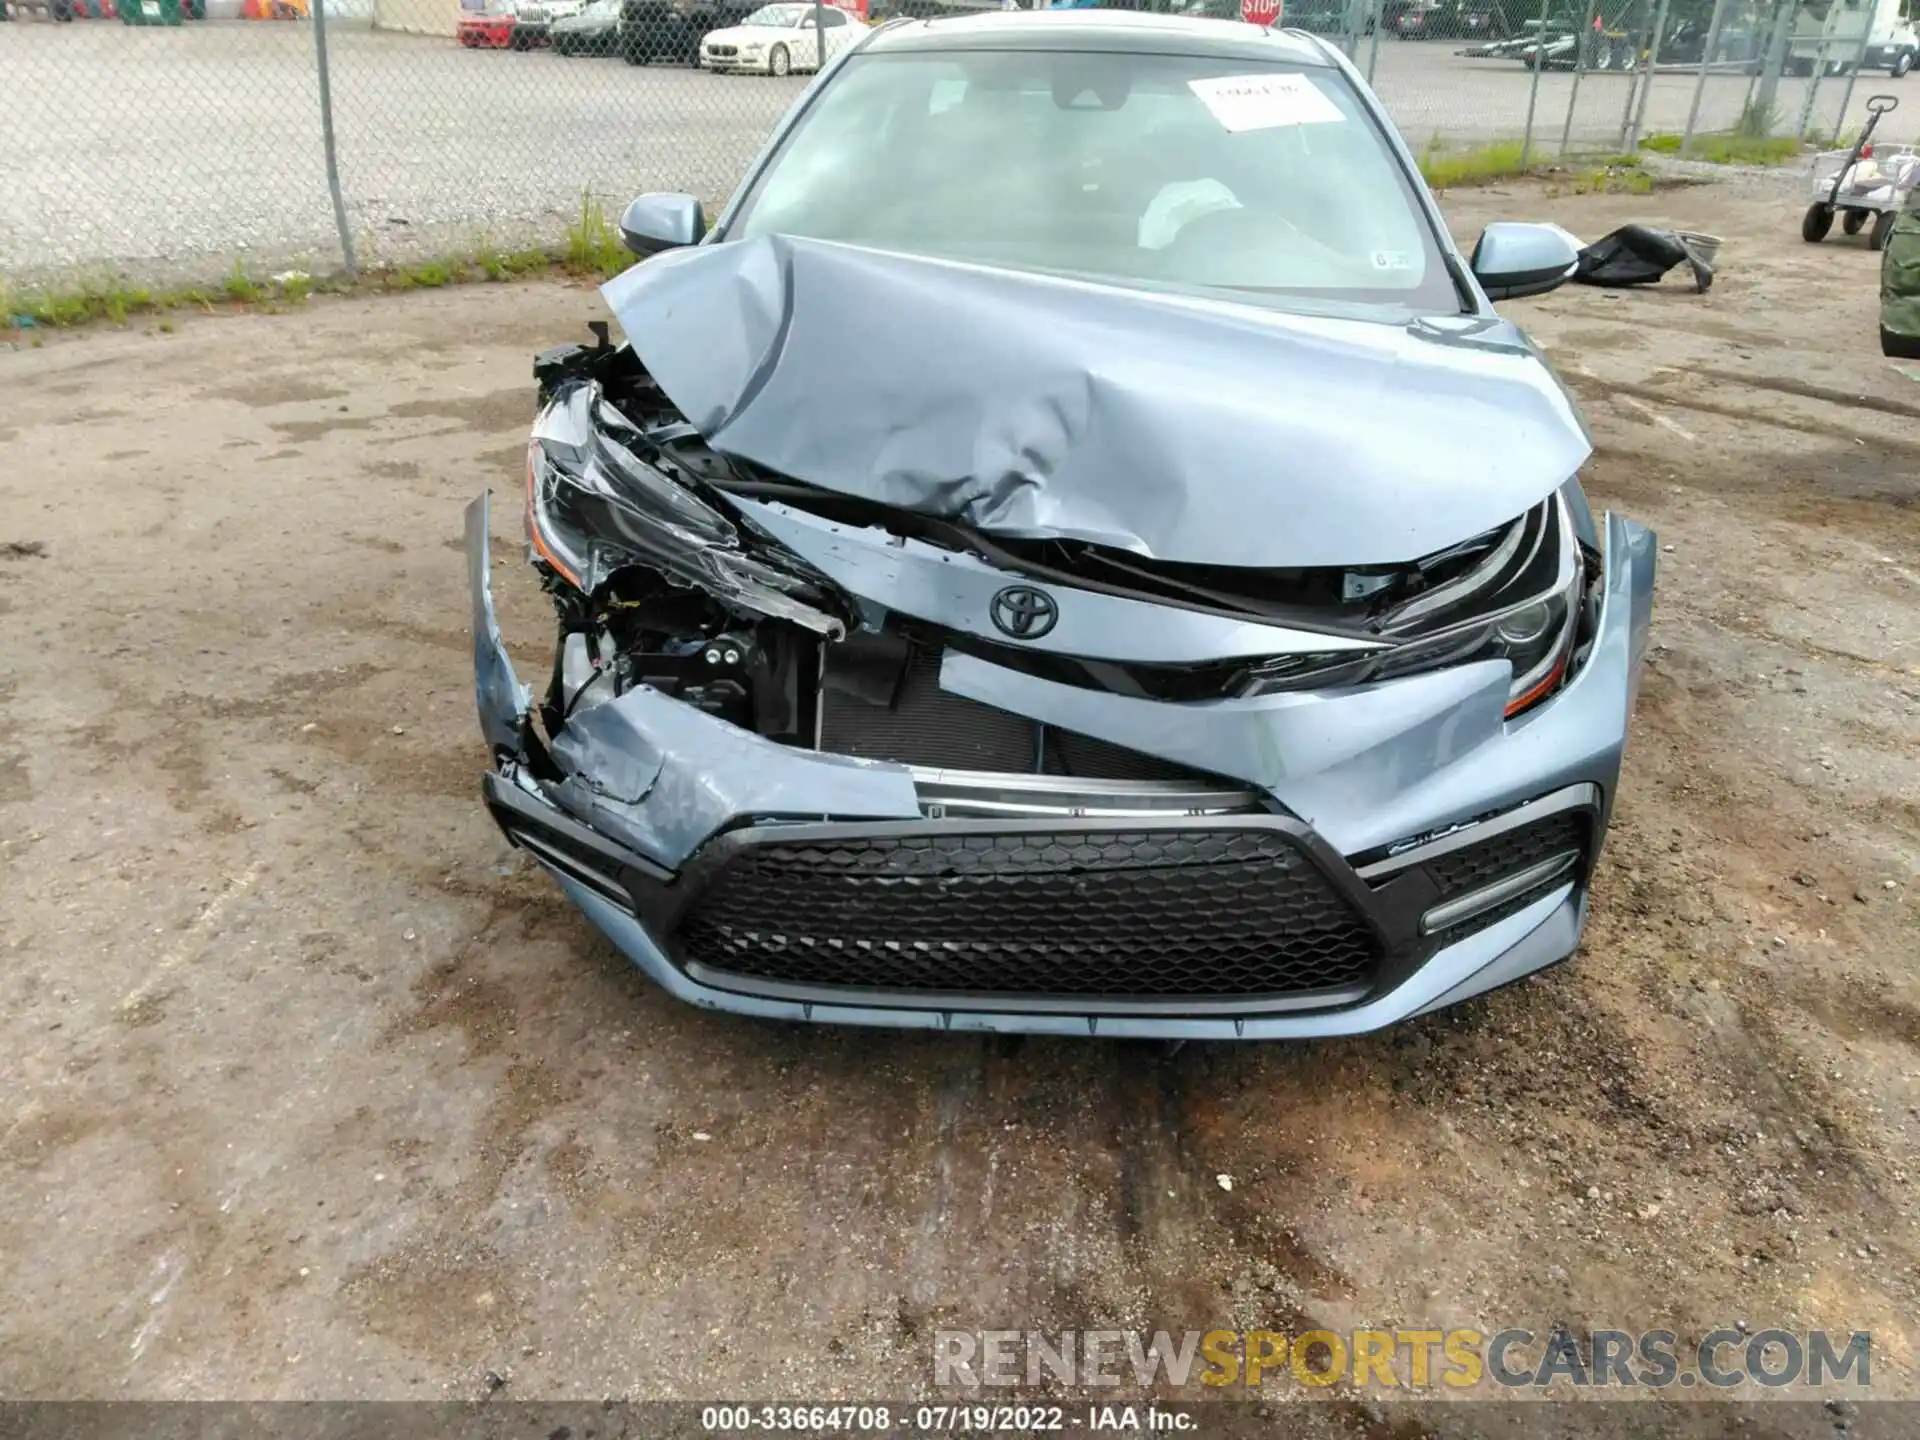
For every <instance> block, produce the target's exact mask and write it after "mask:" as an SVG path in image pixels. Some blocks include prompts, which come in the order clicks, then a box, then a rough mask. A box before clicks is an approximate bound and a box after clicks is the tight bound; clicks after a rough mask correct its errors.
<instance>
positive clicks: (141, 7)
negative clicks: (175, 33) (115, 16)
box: [120, 0, 181, 25]
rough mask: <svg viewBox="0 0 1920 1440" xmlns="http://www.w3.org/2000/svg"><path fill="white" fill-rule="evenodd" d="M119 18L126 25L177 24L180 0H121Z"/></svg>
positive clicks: (178, 21)
mask: <svg viewBox="0 0 1920 1440" xmlns="http://www.w3.org/2000/svg"><path fill="white" fill-rule="evenodd" d="M120 19H121V20H122V21H124V22H125V23H126V24H128V25H178V24H179V23H180V19H181V17H180V0H122V3H121V5H120Z"/></svg>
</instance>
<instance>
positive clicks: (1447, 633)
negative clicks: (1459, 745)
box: [1369, 494, 1587, 719]
mask: <svg viewBox="0 0 1920 1440" xmlns="http://www.w3.org/2000/svg"><path fill="white" fill-rule="evenodd" d="M1586 578H1587V577H1586V560H1585V557H1584V556H1583V555H1582V553H1581V550H1580V543H1579V538H1578V537H1577V536H1576V535H1575V534H1574V529H1573V517H1572V515H1571V514H1570V513H1569V511H1568V508H1567V504H1566V501H1565V500H1564V499H1563V498H1562V497H1561V496H1559V495H1557V494H1556V495H1554V496H1553V497H1552V498H1551V499H1549V500H1547V501H1546V502H1544V503H1543V504H1541V505H1539V506H1537V507H1535V509H1533V510H1531V511H1529V512H1528V513H1527V514H1525V515H1523V516H1521V517H1520V518H1519V519H1518V520H1515V521H1514V522H1513V523H1512V524H1510V525H1508V526H1506V527H1505V528H1504V530H1503V531H1501V532H1499V535H1498V539H1497V540H1495V541H1494V543H1493V544H1492V546H1491V548H1490V549H1489V550H1488V552H1487V554H1486V556H1485V557H1484V558H1483V559H1482V560H1481V561H1480V562H1479V563H1478V564H1476V565H1475V566H1474V567H1473V568H1472V569H1470V570H1468V571H1467V572H1466V573H1465V574H1463V575H1460V576H1458V577H1456V578H1455V579H1454V580H1452V581H1450V582H1448V583H1447V584H1446V585H1441V586H1435V587H1434V589H1433V590H1431V591H1428V592H1427V593H1426V594H1424V595H1420V596H1417V597H1415V598H1414V599H1413V600H1411V601H1408V602H1407V603H1406V604H1404V605H1402V606H1401V607H1400V608H1399V610H1398V611H1397V612H1395V613H1393V614H1390V615H1389V616H1387V617H1386V623H1385V627H1384V628H1385V632H1386V636H1387V637H1388V638H1393V637H1396V636H1399V635H1405V636H1406V638H1405V639H1404V640H1403V641H1401V643H1399V644H1397V645H1396V646H1395V647H1394V648H1393V650H1391V651H1390V652H1388V653H1387V654H1386V655H1385V656H1384V657H1382V658H1381V659H1379V660H1378V661H1376V662H1375V664H1374V667H1373V671H1372V674H1371V676H1370V677H1369V678H1372V679H1387V678H1389V677H1392V676H1395V675H1411V674H1416V673H1418V672H1420V671H1423V670H1436V669H1439V668H1440V667H1441V666H1445V665H1461V664H1466V663H1468V662H1470V661H1474V660H1496V659H1498V660H1506V661H1507V662H1508V663H1510V664H1511V665H1512V666H1513V681H1512V684H1511V685H1510V686H1509V687H1508V691H1507V704H1506V715H1507V718H1508V719H1512V718H1513V717H1514V716H1516V715H1518V714H1520V713H1521V712H1522V711H1524V710H1526V709H1527V708H1528V707H1530V706H1532V705H1535V704H1538V703H1539V702H1540V701H1541V700H1544V699H1545V698H1546V697H1547V696H1548V695H1549V694H1551V693H1552V691H1553V689H1554V688H1555V687H1556V686H1557V685H1558V684H1559V683H1560V681H1561V679H1562V677H1563V676H1564V675H1565V674H1566V671H1567V665H1568V663H1569V661H1570V660H1571V659H1572V656H1573V648H1574V641H1575V639H1576V638H1577V636H1578V634H1579V629H1580V613H1581V604H1580V602H1581V600H1582V598H1583V596H1584V595H1585V592H1586ZM1466 604H1472V605H1473V606H1474V607H1475V609H1476V611H1477V613H1476V614H1475V615H1474V616H1473V618H1472V619H1469V620H1457V619H1453V618H1452V616H1453V615H1457V613H1458V608H1459V607H1460V606H1462V605H1466ZM1450 612H1451V613H1450ZM1430 627H1437V628H1430Z"/></svg>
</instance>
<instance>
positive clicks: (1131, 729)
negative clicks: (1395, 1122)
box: [467, 245, 1654, 1039]
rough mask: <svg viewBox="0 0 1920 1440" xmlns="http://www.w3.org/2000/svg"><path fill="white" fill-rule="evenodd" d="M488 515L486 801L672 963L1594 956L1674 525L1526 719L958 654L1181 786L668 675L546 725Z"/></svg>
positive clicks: (1197, 969) (856, 990)
mask: <svg viewBox="0 0 1920 1440" xmlns="http://www.w3.org/2000/svg"><path fill="white" fill-rule="evenodd" d="M727 248H729V249H733V248H738V249H741V250H743V251H750V250H752V249H753V247H750V246H744V245H743V246H739V247H727ZM761 250H762V251H763V252H764V251H765V250H766V247H761ZM749 258H750V257H741V259H740V260H737V261H734V262H730V263H736V264H738V263H744V261H745V260H747V259H749ZM660 263H661V262H658V261H656V262H654V265H658V264H660ZM769 263H771V259H769ZM645 268H647V269H649V270H651V269H653V268H654V266H653V265H650V266H648V267H645ZM623 318H625V317H624V316H623ZM776 322H777V317H771V318H769V321H768V323H769V324H774V323H776ZM725 328H726V327H722V332H723V333H724V331H725ZM715 343H716V344H724V343H725V342H723V341H716V342H715ZM716 363H717V362H716ZM776 373H778V372H776ZM663 383H664V382H663ZM694 419H695V420H696V422H698V421H699V420H700V419H701V417H699V416H695V417H694ZM783 458H784V459H785V460H787V461H788V462H791V461H792V460H793V459H794V458H795V457H792V456H787V457H783ZM816 478H817V477H816ZM1526 488H1528V489H1529V491H1531V485H1529V486H1528V487H1526ZM1543 488H1544V489H1549V490H1550V489H1551V487H1550V486H1548V487H1543ZM1516 493H1517V492H1516ZM1528 498H1529V499H1537V498H1538V494H1537V493H1530V494H1529V497H1528ZM1510 500H1511V497H1508V499H1506V500H1502V501H1501V502H1500V503H1501V504H1502V505H1504V506H1507V507H1508V509H1507V511H1506V513H1508V514H1510V513H1512V510H1513V509H1515V508H1518V505H1519V504H1524V503H1527V502H1526V501H1524V500H1523V501H1519V502H1516V503H1512V504H1510V503H1509V501H1510ZM961 503H962V504H964V503H967V502H961ZM1495 518H1496V519H1497V518H1499V517H1495ZM1473 523H1477V522H1475V521H1468V522H1466V525H1468V526H1471V525H1472V524H1473ZM769 528H772V527H771V526H769ZM1448 528H1449V529H1450V530H1452V531H1453V533H1456V534H1457V533H1459V529H1458V528H1456V527H1453V526H1451V525H1450V526H1449V527H1448ZM1168 533H1175V532H1168ZM488 536H489V531H488V504H487V499H486V497H485V496H482V497H480V498H479V499H477V500H476V501H474V503H473V504H472V505H471V506H470V507H469V509H468V512H467V546H468V554H469V573H470V577H471V582H472V601H473V614H474V659H475V694H476V699H477V702H478V705H479V710H480V721H481V728H482V731H483V733H484V735H485V737H486V739H487V743H488V746H489V749H490V751H491V753H492V756H493V761H494V769H493V771H492V772H491V773H490V774H488V776H487V777H486V795H487V801H488V804H489V808H490V809H491V810H492V812H493V814H494V816H495V818H496V819H497V820H498V822H499V823H500V825H501V827H502V829H503V830H504V831H505V832H506V834H507V836H508V837H509V838H510V839H511V840H512V841H513V842H514V843H515V844H517V845H519V846H521V847H522V848H523V849H525V850H526V851H527V852H528V853H529V854H530V855H532V856H533V857H534V858H535V859H536V860H538V861H539V862H540V863H541V864H542V865H543V866H545V867H546V868H547V869H548V870H549V871H550V872H551V873H552V874H553V875H554V877H555V878H556V879H557V880H558V882H559V883H560V885H561V886H562V888H563V889H564V890H565V891H566V893H567V894H568V895H569V897H570V898H571V899H572V900H573V901H574V902H575V903H576V904H577V905H578V906H579V907H580V909H581V910H582V911H583V912H584V913H585V914H586V915H587V916H588V918H589V919H591V920H592V921H593V922H594V924H596V925H597V926H598V927H599V928H600V929H601V930H603V931H604V932H605V933H606V934H607V935H608V936H609V937H610V938H611V939H612V940H613V941H614V942H615V943H616V944H617V945H619V946H620V948H621V949H622V950H624V951H625V952H626V953H627V954H628V955H629V956H630V957H632V959H633V960H634V961H635V962H636V963H637V964H638V965H639V966H640V967H641V968H642V969H644V970H645V971H646V972H647V973H648V974H649V975H650V976H651V977H652V978H653V979H655V980H656V981H657V982H659V983H660V984H661V985H662V986H663V987H664V988H666V989H667V990H669V991H670V992H671V993H673V994H674V995H676V996H678V997H679V998H681V999H683V1000H686V1001H689V1002H691V1003H693V1004H697V1005H703V1006H708V1007H713V1008H719V1009H727V1010H734V1011H740V1012H744V1013H748V1014H754V1015H760V1016H766V1017H770V1018H781V1019H791V1020H815V1021H830V1022H837V1023H845V1024H867V1025H884V1026H909V1027H923V1028H944V1029H956V1030H989V1031H1020V1032H1032V1033H1058V1034H1080V1035H1087V1034H1098V1035H1116V1036H1149V1037H1151V1036H1158V1037H1172V1038H1226V1039H1231V1038H1250V1039H1251V1038H1280V1037H1306V1036H1325V1035H1340V1034H1352V1033H1358V1032H1362V1031H1367V1030H1372V1029H1375V1028H1378V1027H1380V1026H1384V1025H1388V1024H1391V1023H1393V1022H1395V1021H1398V1020H1401V1019H1404V1018H1406V1017H1408V1016H1411V1015H1415V1014H1419V1013H1422V1012H1424V1011H1427V1010H1432V1009H1436V1008H1439V1007H1441V1006H1444V1005H1449V1004H1453V1003H1455V1002H1457V1001H1459V1000H1463V999H1466V998H1468V997H1470V996H1473V995H1476V994H1478V993H1480V992H1482V991H1485V990H1488V989H1491V988H1493V987H1494V986H1497V985H1500V984H1504V983H1507V982H1508V981H1511V980H1514V979H1517V978H1519V977H1521V976H1523V975H1526V974H1528V973H1531V972H1533V971H1535V970H1538V969H1541V968H1543V967H1545V966H1548V965H1551V964H1553V963H1555V962H1557V961H1559V960H1561V959H1564V958H1566V956H1568V955H1569V954H1571V953H1572V951H1573V950H1574V948H1575V946H1576V945H1577V943H1578V941H1579V935H1580V928H1581V924H1582V921H1583V918H1584V913H1585V904H1586V884H1587V880H1588V877H1589V875H1590V874H1591V871H1592V867H1593V864H1594V861H1595V859H1596V855H1597V850H1598V847H1599V843H1600V837H1601V835H1602V833H1603V831H1604V827H1605V823H1606V818H1607V811H1608V808H1609V806H1610V804H1611V799H1612V795H1613V792H1614V787H1615V783H1616V780H1617V777H1618V771H1619V765H1620V757H1621V750H1622V747H1623V744H1624V740H1625V735H1626V730H1627V717H1628V713H1629V711H1630V709H1631V705H1632V701H1633V694H1634V688H1635V679H1636V675H1637V671H1638V664H1639V659H1640V655H1641V652H1642V650H1643V649H1644V647H1645V643H1646V631H1647V624H1648V618H1649V613H1650V607H1651V593H1652V584H1653V569H1654V553H1653V552H1654V547H1653V544H1652V536H1651V534H1650V533H1649V532H1647V531H1646V530H1644V529H1642V528H1641V527H1639V526H1636V525H1633V524H1631V523H1630V522H1628V521H1625V520H1623V519H1620V518H1618V517H1614V516H1608V517H1606V519H1605V521H1604V524H1603V527H1602V528H1601V530H1600V532H1599V533H1598V534H1597V535H1596V536H1595V540H1596V541H1597V544H1596V547H1595V548H1596V549H1597V551H1598V559H1599V562H1600V572H1601V574H1602V576H1603V581H1602V589H1601V590H1600V593H1599V596H1598V602H1597V613H1596V617H1595V621H1594V631H1593V638H1592V642H1591V645H1590V647H1589V648H1588V650H1587V652H1586V655H1585V658H1584V660H1583V661H1582V663H1581V664H1580V666H1579V668H1578V670H1577V673H1575V674H1574V675H1573V677H1572V679H1571V680H1569V681H1568V682H1567V683H1566V684H1565V686H1564V687H1563V688H1562V689H1560V690H1559V691H1558V693H1556V694H1554V695H1553V696H1552V697H1551V698H1550V699H1548V700H1546V701H1544V702H1543V703H1541V704H1539V705H1537V706H1536V707H1534V708H1532V709H1531V710H1529V711H1527V712H1526V713H1525V714H1524V715H1522V716H1520V717H1519V718H1518V719H1514V720H1508V719H1505V718H1504V716H1503V703H1504V702H1505V700H1506V696H1507V690H1508V685H1509V681H1510V675H1509V673H1508V667H1507V666H1506V665H1504V664H1503V663H1490V662H1477V663H1472V664H1466V665H1462V666H1457V667H1454V668H1451V669H1440V670H1435V671H1432V672H1429V673H1424V674H1416V675H1410V676H1407V677H1405V678H1402V679H1396V680H1387V681H1381V682H1379V683H1375V684H1371V685H1366V686H1360V687H1348V688H1345V689H1342V688H1338V687H1334V688H1328V689H1323V690H1313V689H1305V690H1291V691H1286V692H1284V693H1279V694H1268V695H1258V696H1252V697H1245V698H1233V697H1228V698H1220V699H1215V700H1208V701H1203V702H1188V703H1175V702H1170V701H1161V700H1155V699H1151V698H1145V697H1142V696H1139V695H1129V694H1119V693H1106V692H1101V691H1097V690H1091V689H1085V688H1080V687H1078V686H1074V685H1069V684H1065V683H1061V682H1060V681H1056V680H1053V679H1048V678H1044V677H1043V676H1040V675H1037V674H1032V673H1028V672H1027V671H1024V670H1017V669H1012V668H1008V667H1007V666H1004V665H1000V664H996V663H994V662H993V661H991V660H989V659H985V658H982V657H981V656H979V655H973V654H964V653H961V652H960V651H958V650H953V649H949V650H947V651H946V653H945V658H944V662H943V663H942V664H941V666H940V668H939V672H938V674H939V687H940V690H941V691H942V692H944V693H946V694H947V695H949V696H952V697H965V698H966V699H967V700H970V701H976V702H979V703H980V704H982V705H985V706H990V707H993V709H994V710H996V711H998V712H1002V713H1003V714H1005V715H1008V716H1011V717H1027V718H1028V719H1029V720H1031V721H1034V722H1040V725H1041V727H1042V728H1041V730H1040V733H1042V734H1046V733H1051V732H1050V731H1048V730H1047V729H1046V728H1044V727H1058V729H1059V730H1060V731H1061V732H1071V733H1072V734H1073V735H1077V736H1080V737H1086V739H1087V741H1088V743H1102V742H1104V743H1107V744H1110V745H1113V746H1118V747H1124V749H1125V750H1127V751H1129V752H1133V753H1135V754H1137V755H1139V756H1144V757H1151V758H1153V759H1154V760H1155V761H1157V762H1165V764H1166V765H1167V766H1168V767H1170V770H1171V771H1172V773H1175V774H1179V773H1190V772H1192V771H1199V772H1203V775H1202V776H1201V777H1196V778H1195V779H1194V780H1193V781H1192V782H1191V783H1188V784H1186V785H1185V786H1184V787H1183V786H1182V785H1180V784H1175V783H1172V782H1153V783H1149V782H1145V781H1139V782H1135V781H1122V780H1109V781H1101V780H1096V779H1090V778H1085V777H1084V776H1075V777H1072V778H1063V777H1058V776H1052V775H1044V774H1009V775H1004V776H996V775H982V774H978V773H963V774H955V773H952V772H939V771H933V770H928V769H924V768H916V767H914V766H909V765H905V764H897V763H893V762H889V761H878V760H860V759H854V758H850V757H848V756H844V755H834V754H828V753H822V752H821V751H819V750H812V749H805V748H801V747H800V746H796V745H786V744H780V743H776V742H775V741H772V740H769V739H766V738H763V737H761V736H759V735H757V734H754V733H751V732H749V731H747V730H744V729H742V728H740V727H738V726H736V725H733V724H730V723H728V722H727V721H726V720H724V719H722V718H719V717H718V716H717V715H714V714H709V713H706V712H705V711H703V710H701V709H699V708H696V707H695V706H693V705H690V704H686V703H683V702H682V701H680V700H676V699H672V698H669V697H668V696H667V695H665V694H663V693H661V692H660V691H658V690H656V689H654V688H651V687H649V686H647V685H638V686H636V687H634V688H632V689H629V690H627V691H626V692H625V693H622V694H620V695H619V696H618V697H617V698H613V699H608V700H606V701H605V702H604V703H599V704H596V705H594V706H593V707H592V708H591V709H587V710H584V711H583V712H581V713H579V714H577V715H575V716H573V717H571V718H569V719H568V720H567V723H566V725H565V727H564V729H563V730H561V731H560V733H559V734H558V736H557V737H556V738H555V740H554V742H553V743H552V745H551V747H548V746H546V745H545V744H544V742H542V741H541V740H540V739H539V738H538V736H537V734H536V732H535V730H534V727H533V726H532V724H531V720H530V708H529V707H530V697H529V694H528V691H527V690H526V688H525V687H523V686H522V685H520V683H519V682H518V680H517V679H516V678H515V675H514V671H513V666H512V663H511V661H510V660H509V659H508V657H507V654H506V651H505V648H504V646H503V645H502V643H501V639H500V633H499V628H498V625H497V623H496V621H495V618H494V610H493V600H492V595H491V590H490V586H489V583H488V577H489V574H490V566H491V558H490V554H489V548H490V547H489V539H488ZM1135 538H1136V539H1141V538H1143V537H1140V536H1137V535H1136V536H1135ZM814 548H815V551H816V553H817V554H819V555H821V556H822V557H825V558H831V556H829V555H828V552H827V550H826V549H823V548H821V547H818V546H816V547H814ZM838 553H842V554H844V555H845V556H850V557H854V558H851V559H848V560H847V563H848V564H849V565H850V566H854V567H856V568H855V570H854V571H853V572H851V574H852V579H853V581H854V582H855V583H851V584H850V585H849V588H850V589H853V590H854V591H855V593H857V594H862V595H867V596H878V597H879V599H880V602H881V603H887V600H888V599H889V598H890V597H889V596H885V595H880V594H879V592H878V591H877V590H876V586H875V583H874V574H873V572H872V571H870V570H868V571H862V570H859V569H858V567H859V565H861V564H862V563H866V562H861V561H859V560H858V558H857V557H858V553H859V549H858V547H855V546H853V545H851V544H849V545H848V546H846V547H843V549H842V551H840V552H838ZM872 563H875V564H877V563H878V562H877V561H876V562H872ZM965 583H967V584H971V583H973V582H972V581H966V582H965ZM955 703H958V702H957V700H956V702H955ZM1109 773H1111V772H1109ZM1169 807H1171V808H1169Z"/></svg>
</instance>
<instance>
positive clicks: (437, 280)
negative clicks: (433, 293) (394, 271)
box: [396, 260, 459, 290]
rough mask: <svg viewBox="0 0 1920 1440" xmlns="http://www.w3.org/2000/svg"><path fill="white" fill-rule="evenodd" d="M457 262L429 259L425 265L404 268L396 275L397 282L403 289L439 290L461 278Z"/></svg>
mask: <svg viewBox="0 0 1920 1440" xmlns="http://www.w3.org/2000/svg"><path fill="white" fill-rule="evenodd" d="M456 264H457V262H454V261H449V260H429V261H428V262H427V263H426V264H424V265H415V266H413V267H412V268H411V269H407V270H402V271H401V272H400V273H399V275H398V276H397V277H396V283H397V284H398V286H399V288H400V289H402V290H414V289H421V290H437V289H439V288H440V287H441V286H442V285H451V284H452V283H453V282H454V281H455V280H457V279H458V278H459V272H458V270H457V268H456Z"/></svg>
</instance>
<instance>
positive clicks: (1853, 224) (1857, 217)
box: [1840, 210, 1867, 235]
mask: <svg viewBox="0 0 1920 1440" xmlns="http://www.w3.org/2000/svg"><path fill="white" fill-rule="evenodd" d="M1866 223H1867V212H1866V211H1864V210H1849V211H1847V213H1846V214H1845V215H1842V216H1841V217H1840V228H1841V229H1842V230H1844V231H1845V232H1846V233H1847V234H1849V235H1858V234H1859V233H1860V232H1861V230H1862V229H1864V228H1865V227H1866Z"/></svg>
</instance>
